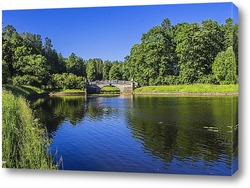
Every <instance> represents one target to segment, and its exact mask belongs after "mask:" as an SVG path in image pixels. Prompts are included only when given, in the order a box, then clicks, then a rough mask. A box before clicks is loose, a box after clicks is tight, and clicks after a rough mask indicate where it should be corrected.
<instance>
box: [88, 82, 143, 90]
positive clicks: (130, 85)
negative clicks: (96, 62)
mask: <svg viewBox="0 0 250 188" xmlns="http://www.w3.org/2000/svg"><path fill="white" fill-rule="evenodd" d="M105 86H115V87H117V88H119V89H120V92H121V93H133V90H134V88H135V87H138V83H137V82H133V81H124V80H105V81H94V82H86V89H87V93H100V91H101V88H103V87H105Z"/></svg>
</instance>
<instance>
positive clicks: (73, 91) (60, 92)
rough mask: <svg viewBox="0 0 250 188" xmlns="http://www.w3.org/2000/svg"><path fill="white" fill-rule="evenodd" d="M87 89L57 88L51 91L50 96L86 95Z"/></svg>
mask: <svg viewBox="0 0 250 188" xmlns="http://www.w3.org/2000/svg"><path fill="white" fill-rule="evenodd" d="M84 94H85V91H84V90H80V89H66V90H63V89H61V90H55V91H51V92H49V95H50V96H71V95H84Z"/></svg>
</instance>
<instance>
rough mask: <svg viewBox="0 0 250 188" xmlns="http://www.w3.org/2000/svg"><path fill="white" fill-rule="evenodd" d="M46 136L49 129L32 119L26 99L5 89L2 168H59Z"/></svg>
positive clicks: (3, 98) (3, 94) (3, 93)
mask: <svg viewBox="0 0 250 188" xmlns="http://www.w3.org/2000/svg"><path fill="white" fill-rule="evenodd" d="M12 89H13V88H12ZM23 92H24V91H23ZM24 93H26V92H24ZM26 94H27V93H26ZM46 134H47V133H46V130H45V129H44V128H43V126H42V125H41V124H40V123H39V121H38V120H37V119H36V118H35V117H34V116H33V112H32V110H31V108H30V107H29V104H28V103H27V101H26V99H25V98H24V97H23V96H16V95H14V94H12V92H10V91H7V90H5V89H3V91H2V137H3V138H2V147H3V149H2V155H3V156H2V160H3V167H4V168H24V169H57V167H56V164H54V163H53V159H52V156H51V155H50V154H49V153H48V145H49V139H48V137H47V136H46Z"/></svg>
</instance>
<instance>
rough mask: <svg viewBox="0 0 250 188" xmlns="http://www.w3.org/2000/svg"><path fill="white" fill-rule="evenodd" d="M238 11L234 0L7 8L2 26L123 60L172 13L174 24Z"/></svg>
mask: <svg viewBox="0 0 250 188" xmlns="http://www.w3.org/2000/svg"><path fill="white" fill-rule="evenodd" d="M233 16H235V20H238V15H237V10H236V9H235V8H234V7H233V6H232V4H231V3H210V4H205V3H204V4H185V5H153V6H152V5H151V6H120V7H95V8H67V9H65V8H64V9H39V10H38V9H37V10H5V11H3V16H2V18H3V21H2V23H3V27H5V26H6V25H8V24H11V25H13V26H14V27H15V28H16V29H17V31H18V32H31V33H34V34H40V35H41V36H42V38H43V40H44V38H45V37H49V38H50V39H51V40H52V44H53V47H54V48H55V49H56V50H57V52H59V53H62V55H63V56H64V57H68V56H69V55H70V54H71V53H72V52H74V53H75V54H76V55H77V56H80V57H82V58H83V59H89V58H101V59H102V60H111V61H114V60H123V59H124V57H125V56H126V55H129V53H130V49H131V47H132V46H133V45H134V44H136V43H139V42H140V39H141V35H142V33H145V32H147V31H148V30H149V29H150V28H152V27H154V26H156V25H160V24H161V22H162V20H163V19H165V18H169V19H170V21H171V23H172V25H175V24H177V23H181V22H189V23H191V22H198V23H201V22H202V21H203V20H205V19H212V20H215V21H217V22H218V23H219V24H223V23H224V22H225V20H226V19H227V18H229V17H233Z"/></svg>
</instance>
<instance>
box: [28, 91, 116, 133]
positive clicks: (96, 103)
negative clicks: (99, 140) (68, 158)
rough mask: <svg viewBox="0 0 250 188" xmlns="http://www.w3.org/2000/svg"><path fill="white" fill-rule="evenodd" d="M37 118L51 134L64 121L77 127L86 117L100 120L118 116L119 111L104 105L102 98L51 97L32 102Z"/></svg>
mask: <svg viewBox="0 0 250 188" xmlns="http://www.w3.org/2000/svg"><path fill="white" fill-rule="evenodd" d="M32 107H33V109H34V110H35V116H36V117H37V118H39V119H40V121H41V123H42V124H44V125H45V126H46V128H47V130H48V132H49V133H54V132H55V131H56V130H57V129H58V126H60V125H61V124H62V122H63V121H65V120H67V121H69V122H70V123H71V124H72V125H76V124H77V123H79V122H80V121H82V120H83V118H84V116H86V115H88V117H89V118H91V119H94V120H98V119H102V118H103V116H104V115H105V116H113V115H117V114H118V110H117V109H116V108H113V107H109V106H105V105H103V104H102V98H100V97H93V98H88V99H87V100H85V98H84V97H79V96H64V97H49V98H44V99H38V100H36V101H33V102H32Z"/></svg>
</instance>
